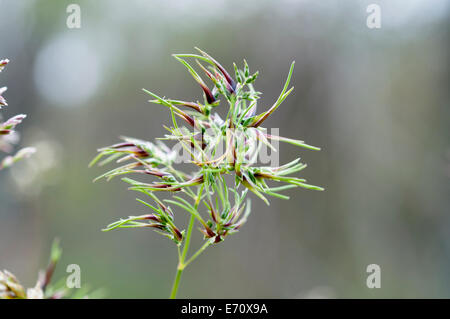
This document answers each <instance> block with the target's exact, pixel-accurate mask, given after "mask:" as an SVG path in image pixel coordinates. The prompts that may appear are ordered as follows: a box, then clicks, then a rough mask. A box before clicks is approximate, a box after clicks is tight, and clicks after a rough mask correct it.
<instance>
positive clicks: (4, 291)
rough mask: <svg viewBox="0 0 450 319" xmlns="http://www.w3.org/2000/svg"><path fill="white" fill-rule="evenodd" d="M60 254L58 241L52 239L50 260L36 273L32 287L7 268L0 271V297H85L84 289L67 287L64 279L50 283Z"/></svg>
mask: <svg viewBox="0 0 450 319" xmlns="http://www.w3.org/2000/svg"><path fill="white" fill-rule="evenodd" d="M61 254H62V249H61V247H60V246H59V241H58V240H54V241H53V245H52V249H51V254H50V261H49V264H48V266H47V268H46V269H45V271H41V272H40V273H39V275H38V280H37V282H36V285H35V286H34V287H32V288H28V289H26V288H24V287H23V286H22V285H21V284H20V282H19V280H18V279H17V278H16V276H14V275H13V274H12V273H10V272H9V271H7V270H3V271H0V299H61V298H69V297H70V298H73V299H77V298H86V297H87V295H86V292H87V291H86V289H76V290H75V291H74V289H69V288H67V287H66V286H65V280H60V281H59V282H57V283H55V284H52V283H51V281H52V278H53V274H54V272H55V269H56V265H57V264H58V262H59V260H60V258H61Z"/></svg>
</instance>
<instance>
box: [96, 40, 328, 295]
mask: <svg viewBox="0 0 450 319" xmlns="http://www.w3.org/2000/svg"><path fill="white" fill-rule="evenodd" d="M197 50H198V51H199V52H200V54H201V55H198V54H175V55H173V56H174V57H175V59H177V60H178V61H179V62H180V63H181V64H183V65H184V66H185V67H186V68H187V70H188V71H189V73H190V74H191V75H192V76H193V78H194V79H195V81H196V82H197V83H198V84H199V85H200V87H201V89H202V91H203V101H202V102H198V101H197V102H187V101H180V100H174V99H168V98H164V97H160V96H158V95H156V94H154V93H152V92H150V91H147V90H145V89H144V92H146V93H147V94H149V95H150V96H151V97H152V100H150V101H149V102H151V103H155V104H159V105H162V106H164V107H167V108H168V110H169V111H170V115H171V120H172V126H171V127H165V129H166V130H167V131H168V132H169V134H166V135H165V137H164V138H161V139H166V140H171V141H175V142H177V143H178V145H181V147H182V148H183V150H184V151H185V153H187V154H188V155H189V161H188V162H189V163H190V164H193V166H194V167H195V170H194V171H193V172H191V173H186V172H184V171H182V170H180V169H177V168H175V164H177V159H178V156H179V154H177V152H175V151H173V150H171V149H170V148H169V147H168V146H166V145H165V144H163V143H162V141H161V139H159V140H158V141H157V142H156V143H152V142H147V141H143V140H138V139H135V138H129V137H123V138H122V139H123V142H122V143H119V144H115V145H112V146H109V147H105V148H101V149H99V154H98V156H97V157H96V158H95V159H94V160H93V161H92V162H91V164H90V165H94V164H95V163H99V165H105V164H107V163H110V162H112V161H115V160H116V161H117V162H118V163H124V164H123V165H121V166H120V167H117V168H115V169H113V170H110V171H108V172H106V173H105V174H103V175H101V176H99V177H98V178H97V179H100V178H106V179H107V180H110V179H112V178H114V177H116V176H120V175H124V174H131V173H137V174H144V175H148V176H151V177H153V178H156V179H157V180H156V181H154V182H151V183H149V182H141V181H137V180H134V179H131V178H123V179H122V180H123V181H125V182H126V183H128V184H130V187H129V189H130V190H133V191H137V192H140V193H142V194H143V195H145V196H147V197H148V199H150V200H152V201H154V202H155V203H156V205H154V204H150V203H148V202H147V201H144V200H141V199H137V200H138V201H139V202H140V203H142V204H143V205H144V206H145V208H147V209H149V210H150V211H151V213H147V214H144V215H138V216H129V217H128V218H123V219H121V220H119V221H117V222H114V223H112V224H110V225H109V226H108V227H106V229H104V230H105V231H109V230H113V229H117V228H153V229H154V230H156V231H157V232H159V233H160V234H162V235H164V236H166V237H168V238H170V239H171V240H172V241H173V242H174V243H175V244H176V245H177V248H178V258H179V261H178V267H177V272H176V276H175V280H174V283H173V287H172V292H171V295H170V296H171V298H175V297H176V294H177V291H178V286H179V283H180V279H181V274H182V272H183V270H184V269H185V268H186V267H187V266H188V265H189V264H191V263H192V262H193V261H194V260H195V259H196V258H197V257H198V256H199V255H200V254H201V253H202V252H203V251H204V250H205V249H206V248H207V247H209V246H211V245H213V244H217V243H219V242H221V241H223V240H224V239H225V238H226V237H227V236H228V235H231V234H234V233H236V232H237V231H238V230H239V229H240V228H241V227H242V225H243V224H244V223H245V222H246V220H247V217H248V215H249V213H250V210H251V208H250V200H249V199H247V200H245V198H246V195H247V191H248V190H250V191H251V192H253V193H254V194H256V195H257V196H258V197H259V198H261V199H262V200H263V201H264V202H265V203H266V204H269V201H268V200H267V198H266V197H267V196H275V197H278V198H281V199H289V197H288V196H286V195H283V194H280V193H279V192H280V191H282V190H286V189H289V188H295V187H302V188H307V189H312V190H323V188H321V187H318V186H313V185H310V184H307V183H306V180H305V179H302V178H298V177H294V176H292V174H294V173H297V172H299V171H301V170H302V169H304V168H305V167H306V164H302V163H300V159H299V158H298V159H296V160H294V161H292V162H290V163H287V164H285V165H282V166H258V165H255V161H254V160H252V159H253V158H254V155H255V154H254V153H255V149H256V153H258V151H259V150H260V147H261V145H262V146H267V147H269V148H272V146H271V143H270V142H271V141H281V142H287V143H290V144H293V145H296V146H300V147H303V148H307V149H310V150H319V148H317V147H314V146H310V145H307V144H305V143H304V142H303V141H300V140H295V139H289V138H285V137H280V136H274V135H271V134H268V132H267V129H265V128H263V127H262V124H263V123H264V121H265V120H266V119H267V118H268V117H269V116H270V115H271V114H272V113H273V112H274V111H275V110H276V109H277V108H278V107H279V106H280V105H281V103H282V102H283V101H284V100H285V99H286V97H287V96H288V95H289V94H290V93H291V92H292V90H293V87H292V88H289V82H290V80H291V76H292V73H293V69H294V63H292V65H291V68H290V70H289V74H288V77H287V80H286V83H285V85H284V87H283V89H282V91H281V94H280V96H279V97H278V99H277V100H276V102H275V103H274V104H273V105H272V106H271V107H270V108H269V109H268V110H266V111H264V112H262V113H259V114H256V110H257V101H258V99H259V95H260V94H261V93H260V92H258V91H256V90H255V89H254V87H253V82H254V81H255V79H256V78H257V76H258V72H256V73H254V74H251V73H250V71H249V67H248V65H247V62H246V61H245V60H244V67H243V69H238V67H237V66H236V64H234V78H233V77H232V76H231V75H230V74H229V73H228V72H227V71H226V70H225V68H223V67H222V65H220V64H219V63H218V62H217V61H216V60H215V59H213V58H212V57H211V56H210V55H208V54H207V53H205V52H203V51H201V50H200V49H197ZM188 59H195V60H196V63H197V64H198V66H199V68H200V69H201V70H202V71H203V72H204V73H205V74H206V76H207V77H208V78H209V79H210V80H211V82H212V83H213V85H214V86H213V89H210V88H209V87H208V86H207V85H206V84H205V82H204V81H203V79H202V78H201V77H200V75H199V74H198V73H197V71H195V69H194V68H193V67H192V66H191V64H189V63H188V62H187V60H188ZM205 65H207V67H206V66H205ZM219 97H222V98H223V99H224V100H225V101H226V102H227V104H228V110H227V115H226V118H225V119H222V118H221V117H220V116H219V115H218V114H217V113H215V112H214V113H213V109H214V108H216V107H219V105H220V100H219ZM178 118H180V119H181V120H182V121H183V122H185V124H187V127H181V126H180V125H179V124H178V120H177V119H178ZM256 144H257V145H258V146H256V147H255V145H256ZM220 145H223V146H225V151H224V152H223V153H222V154H219V151H218V150H219V148H220ZM226 175H231V176H233V177H234V182H233V183H232V185H229V184H230V182H229V181H228V182H227V180H226ZM269 182H280V183H282V185H281V186H269V184H268V183H269ZM157 192H168V193H171V194H173V196H172V198H171V199H160V198H159V197H157V196H156V193H157ZM169 205H172V207H177V208H181V209H182V210H184V211H186V212H187V213H188V215H189V216H190V220H189V224H188V227H187V230H181V229H180V227H179V226H177V225H176V223H175V214H174V211H173V209H172V207H170V206H169ZM195 222H198V224H199V226H200V227H199V230H200V231H201V233H202V234H203V238H204V244H203V245H202V246H201V247H200V248H199V249H198V250H197V251H196V252H195V253H193V254H192V256H191V257H190V258H188V250H189V244H190V240H191V235H192V231H193V228H194V224H195Z"/></svg>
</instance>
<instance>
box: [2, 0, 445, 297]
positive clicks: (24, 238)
mask: <svg viewBox="0 0 450 319" xmlns="http://www.w3.org/2000/svg"><path fill="white" fill-rule="evenodd" d="M72 2H74V3H77V4H79V5H80V6H81V29H68V28H67V27H66V18H67V16H68V14H67V13H66V7H67V5H68V4H70V3H72ZM370 3H377V4H379V5H380V6H381V14H382V27H381V29H369V28H368V27H367V26H366V18H367V16H368V14H367V13H366V8H367V6H368V5H369V4H370ZM449 7H450V5H449V2H448V1H445V0H442V1H439V0H429V1H418V0H413V1H411V0H403V1H401V0H395V1H387V0H385V1H376V0H371V1H365V0H360V1H345V2H344V1H337V0H324V1H312V0H309V1H307V0H303V1H295V0H282V1H262V0H259V1H256V0H255V1H207V0H200V1H193V0H189V1H186V0H169V1H106V0H98V1H44V0H36V1H31V0H27V1H24V0H23V1H15V0H6V1H5V0H3V1H0V30H1V32H0V57H1V58H9V59H10V60H11V63H10V64H9V65H8V67H7V69H6V70H4V72H2V74H1V76H0V85H1V86H3V85H7V86H8V91H7V93H6V94H5V97H6V98H7V99H8V102H9V106H8V107H7V108H6V109H5V110H3V111H2V114H4V115H5V116H6V117H8V116H9V115H11V116H12V115H14V114H17V113H26V114H28V116H29V117H28V118H27V119H26V120H25V122H24V123H23V124H22V125H21V126H20V128H19V130H20V132H21V133H22V140H21V143H20V145H21V146H30V145H33V146H36V147H37V149H38V153H37V154H35V156H33V157H32V158H31V159H30V160H27V161H24V162H22V163H21V164H19V165H16V166H15V167H14V168H13V169H11V170H9V171H7V172H2V174H0V268H2V269H3V268H6V269H8V270H11V271H12V272H13V273H15V274H16V275H17V276H18V277H19V278H20V279H21V281H22V282H23V283H24V284H25V285H26V286H32V285H34V283H35V280H36V276H37V270H38V269H40V268H44V267H45V265H46V263H47V258H48V255H49V249H50V244H51V241H52V239H53V238H54V237H59V238H60V239H61V243H62V247H63V250H64V252H63V258H62V261H61V264H60V265H59V268H58V271H57V274H56V277H62V276H65V268H66V266H67V265H68V264H73V263H76V264H79V265H80V267H81V274H82V285H87V284H89V285H90V286H91V287H94V288H100V287H103V288H105V289H106V290H107V294H106V296H107V297H113V298H165V297H167V296H168V295H169V290H170V287H171V284H172V280H173V275H174V272H175V267H176V262H177V256H176V254H177V253H176V249H175V247H174V245H173V244H172V243H171V242H170V241H168V240H167V239H166V238H163V237H162V236H158V235H157V234H155V233H154V232H152V231H146V230H134V231H133V230H130V231H126V230H122V231H115V232H109V233H103V232H101V231H100V230H101V228H102V227H104V226H105V225H107V224H108V223H110V222H112V221H114V220H116V219H117V218H119V217H122V216H128V215H135V214H142V213H144V212H145V210H144V209H143V207H142V206H141V205H139V204H138V203H137V202H135V200H134V199H135V197H136V194H133V193H132V192H128V191H127V190H126V187H127V186H126V185H125V184H124V183H122V182H121V181H120V180H119V179H117V180H113V181H112V182H110V183H106V182H104V181H102V182H98V183H92V180H93V178H94V177H96V176H98V175H99V174H100V173H101V172H103V171H104V170H105V169H104V168H92V169H88V168H87V164H88V163H89V161H90V160H91V159H92V158H93V156H94V155H95V153H96V149H97V148H98V147H102V146H105V145H110V144H112V143H115V142H116V141H118V138H117V137H118V136H120V135H127V136H133V137H137V138H142V139H148V140H152V139H154V138H155V137H158V136H162V135H163V134H164V133H165V132H164V130H163V128H162V124H166V123H168V120H169V117H168V112H167V110H166V109H164V108H162V107H158V106H157V105H151V104H149V103H147V102H146V101H147V100H148V96H146V95H145V94H144V93H143V92H142V91H141V88H147V89H150V90H152V91H153V92H155V93H157V94H159V95H161V96H167V97H171V98H179V99H186V100H197V99H199V98H200V97H201V91H200V89H199V87H198V86H197V85H196V84H195V82H194V81H193V80H192V79H191V78H190V76H189V74H188V73H187V72H186V70H185V69H184V67H183V66H182V65H180V64H179V63H178V62H176V61H175V60H174V59H173V58H172V57H171V56H170V54H171V53H189V52H193V51H194V49H193V47H194V46H198V47H200V48H202V49H204V50H206V51H207V52H208V53H210V54H211V55H212V56H214V57H215V58H216V59H217V60H219V61H220V62H221V63H222V64H223V65H224V66H225V67H226V68H228V69H230V70H231V69H232V62H236V63H238V64H239V65H242V60H243V59H244V58H245V59H246V60H247V61H248V62H249V65H250V68H251V70H254V71H255V70H259V71H260V77H259V79H258V80H257V82H256V88H257V89H258V90H259V91H262V92H263V93H264V94H263V96H262V99H261V102H260V103H259V105H260V109H259V110H263V109H264V108H268V107H270V106H271V104H272V103H273V101H275V100H276V98H277V96H278V94H279V92H280V91H281V88H282V86H283V83H284V79H285V77H286V75H287V72H288V69H289V65H290V63H291V61H292V60H295V61H296V68H295V72H294V76H293V82H291V83H292V84H293V85H294V86H295V91H294V93H293V94H292V95H291V96H289V98H288V99H287V100H286V101H285V102H284V104H283V105H282V107H280V108H279V109H278V110H277V112H276V113H275V114H274V115H273V116H272V117H271V118H270V119H269V120H268V121H267V123H266V126H267V127H279V128H280V134H281V135H282V136H288V137H293V138H298V139H303V140H305V141H306V142H307V143H310V144H313V145H317V146H321V147H322V148H323V150H322V151H321V152H312V151H308V150H302V149H298V148H295V147H294V146H290V145H288V144H282V145H280V146H281V149H280V152H281V154H280V155H281V162H286V161H290V160H292V159H294V158H295V157H297V156H298V155H300V156H301V157H302V159H303V160H304V161H305V162H306V163H308V164H309V166H308V168H307V169H306V170H304V171H303V174H302V175H303V176H305V178H307V179H308V180H309V181H311V182H312V183H314V184H316V185H321V186H324V187H325V188H326V191H325V192H313V191H307V190H301V189H299V190H290V191H287V194H289V195H290V196H291V200H290V201H282V200H279V199H273V200H272V201H271V206H270V207H268V206H265V204H264V203H263V202H261V201H260V200H258V199H256V198H255V197H254V196H252V198H253V208H254V209H253V212H252V214H251V215H250V218H249V221H248V223H247V224H245V226H244V227H243V228H242V229H241V231H240V232H239V233H238V234H236V235H235V236H232V237H230V238H227V240H226V241H225V242H223V243H221V244H219V245H217V246H215V247H214V248H211V249H209V251H207V252H206V253H205V254H204V255H202V256H201V257H200V258H199V259H198V260H196V262H195V264H193V265H192V266H191V267H189V268H188V269H187V270H186V272H185V273H184V275H183V281H182V284H181V288H180V291H179V297H193V298H215V297H219V298H220V297H221V298H304V297H337V298H346V297H354V298H390V297H400V298H403V297H450V215H449V213H450V209H449V208H450V183H449V182H450V129H449V128H450V108H449V106H450V105H449V101H450V97H449V83H450V80H449V38H450V37H449V30H450V23H449V21H450V20H449ZM179 214H180V215H183V218H184V212H179ZM179 218H180V219H182V218H181V217H179ZM194 234H195V236H196V239H195V242H194V246H196V245H199V238H200V236H199V233H194ZM372 263H375V264H378V265H380V266H381V271H382V277H381V289H368V288H367V286H366V277H367V273H366V267H367V265H369V264H372Z"/></svg>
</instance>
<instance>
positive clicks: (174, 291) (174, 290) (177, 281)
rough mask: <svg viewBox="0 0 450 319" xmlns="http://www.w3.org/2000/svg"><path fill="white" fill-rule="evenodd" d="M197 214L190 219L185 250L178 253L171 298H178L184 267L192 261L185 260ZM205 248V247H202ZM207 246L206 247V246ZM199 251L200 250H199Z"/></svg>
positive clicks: (199, 195) (198, 194) (197, 202)
mask: <svg viewBox="0 0 450 319" xmlns="http://www.w3.org/2000/svg"><path fill="white" fill-rule="evenodd" d="M203 185H204V184H202V185H201V186H200V187H199V190H198V193H197V199H196V201H195V205H194V208H195V209H196V210H197V208H198V205H199V203H200V200H201V197H202V192H203ZM195 218H196V217H195V215H194V214H191V218H190V219H189V226H188V230H187V233H186V239H185V242H184V247H183V251H182V253H181V254H180V253H178V266H177V272H176V274H175V280H174V282H173V286H172V292H171V293H170V299H175V298H176V296H177V292H178V287H179V285H180V280H181V275H182V274H183V270H184V268H186V266H187V264H188V263H189V262H190V261H191V259H192V258H191V259H190V261H188V263H185V260H186V256H187V253H188V250H189V244H190V241H191V235H192V230H193V229H194V223H195ZM202 248H203V247H202ZM205 248H206V247H205ZM203 250H204V248H203ZM203 250H202V251H203ZM197 253H198V252H197ZM197 253H196V254H194V256H195V257H197V256H198V255H200V253H201V252H200V253H198V254H197ZM194 256H192V257H194Z"/></svg>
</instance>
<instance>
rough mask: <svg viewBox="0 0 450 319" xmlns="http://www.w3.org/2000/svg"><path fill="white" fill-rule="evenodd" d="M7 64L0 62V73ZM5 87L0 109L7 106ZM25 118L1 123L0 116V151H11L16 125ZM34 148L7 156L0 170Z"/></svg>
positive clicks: (0, 100)
mask: <svg viewBox="0 0 450 319" xmlns="http://www.w3.org/2000/svg"><path fill="white" fill-rule="evenodd" d="M8 63H9V60H8V59H4V60H0V72H1V71H3V69H4V68H5V66H6V65H7V64H8ZM5 91H6V87H2V88H0V109H2V107H3V106H7V105H8V104H7V103H6V99H5V98H4V97H3V93H5ZM26 117H27V116H26V115H25V114H19V115H16V116H13V117H12V118H10V119H8V120H7V121H5V122H3V121H2V116H1V114H0V151H3V152H5V153H10V152H12V150H13V146H12V145H13V144H14V143H16V142H17V140H18V135H17V132H16V131H15V128H16V126H17V125H19V124H20V123H21V122H22V121H23V120H24V119H25V118H26ZM35 151H36V150H35V148H34V147H26V148H22V149H21V150H19V151H18V152H17V153H16V154H15V155H8V156H6V157H5V158H3V160H0V170H2V169H4V168H6V167H9V166H11V165H12V164H14V163H15V162H17V161H19V160H21V159H23V158H26V157H28V156H30V155H31V154H33V153H34V152H35Z"/></svg>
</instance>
